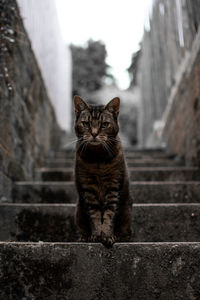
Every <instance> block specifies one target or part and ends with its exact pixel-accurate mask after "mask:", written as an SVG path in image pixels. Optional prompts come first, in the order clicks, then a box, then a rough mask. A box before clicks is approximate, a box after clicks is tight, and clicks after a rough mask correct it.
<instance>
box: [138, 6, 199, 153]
mask: <svg viewBox="0 0 200 300" xmlns="http://www.w3.org/2000/svg"><path fill="white" fill-rule="evenodd" d="M199 24H200V2H199V0H193V1H191V0H176V1H171V0H155V1H154V5H153V9H152V15H151V18H150V30H146V31H145V32H144V37H143V40H142V49H141V50H142V51H141V52H142V54H141V59H140V70H139V73H140V76H139V77H140V78H139V85H140V88H141V94H142V101H141V115H140V117H139V120H140V123H139V139H140V145H141V146H145V147H148V146H153V145H155V144H156V140H155V136H154V127H155V124H156V123H155V122H156V121H157V120H160V119H161V118H162V115H163V113H164V111H165V109H166V106H167V104H168V99H169V96H170V93H171V89H172V88H173V86H174V85H175V84H176V73H177V70H178V69H179V66H180V65H181V63H182V61H183V59H184V57H185V55H186V54H187V53H188V52H190V51H191V48H192V43H193V41H194V39H195V37H196V34H197V31H198V26H199ZM158 142H159V141H158Z"/></svg>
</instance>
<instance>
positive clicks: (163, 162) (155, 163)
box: [44, 158, 183, 168]
mask: <svg viewBox="0 0 200 300" xmlns="http://www.w3.org/2000/svg"><path fill="white" fill-rule="evenodd" d="M126 162H127V165H128V167H130V168H131V167H175V166H183V162H182V161H179V160H177V161H176V160H172V159H167V158H166V159H159V158H158V159H157V158H155V159H152V158H149V159H133V158H129V159H126ZM74 165H75V161H74V159H72V158H66V159H64V158H56V159H47V160H46V161H45V162H44V166H45V167H50V168H51V167H52V168H71V167H74Z"/></svg>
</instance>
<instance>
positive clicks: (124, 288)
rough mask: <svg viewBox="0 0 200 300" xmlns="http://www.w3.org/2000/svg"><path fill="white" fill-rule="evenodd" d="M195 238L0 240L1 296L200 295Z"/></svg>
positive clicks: (132, 299)
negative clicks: (108, 242) (165, 240)
mask: <svg viewBox="0 0 200 300" xmlns="http://www.w3.org/2000/svg"><path fill="white" fill-rule="evenodd" d="M199 265H200V243H155V244H153V243H142V244H137V243H130V244H115V245H114V246H113V248H112V249H107V248H104V246H102V245H101V244H93V245H92V244H76V243H69V244H61V243H60V244H46V243H36V244H31V243H29V244H27V243H21V244H20V243H16V244H15V243H0V299H12V300H18V299H34V300H35V299H51V300H55V299H56V300H63V299H70V300H83V299H87V300H104V299H106V300H114V299H118V300H154V299H162V300H169V299H171V300H173V299H176V300H177V299H187V300H198V299H200V268H199Z"/></svg>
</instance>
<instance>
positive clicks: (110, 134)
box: [74, 96, 120, 147]
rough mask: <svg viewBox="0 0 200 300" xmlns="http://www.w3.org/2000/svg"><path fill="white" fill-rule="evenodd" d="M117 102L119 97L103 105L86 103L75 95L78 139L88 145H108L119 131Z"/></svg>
mask: <svg viewBox="0 0 200 300" xmlns="http://www.w3.org/2000/svg"><path fill="white" fill-rule="evenodd" d="M119 104H120V100H119V98H114V99H113V100H111V101H110V102H109V103H108V104H107V105H105V106H103V105H101V106H95V105H88V104H87V103H86V102H85V101H84V100H83V99H81V98H80V97H79V96H75V97H74V106H75V113H76V123H75V132H76V135H77V137H78V138H79V140H80V141H82V142H83V143H86V144H87V146H89V147H90V146H96V147H97V146H99V145H103V146H105V147H110V146H111V145H112V144H113V143H114V141H115V137H116V136H117V134H118V131H119V126H118V122H117V116H118V113H119Z"/></svg>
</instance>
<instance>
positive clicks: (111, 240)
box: [101, 232, 116, 247]
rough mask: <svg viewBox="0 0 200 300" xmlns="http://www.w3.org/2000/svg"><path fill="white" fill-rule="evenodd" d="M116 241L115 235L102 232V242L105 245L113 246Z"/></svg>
mask: <svg viewBox="0 0 200 300" xmlns="http://www.w3.org/2000/svg"><path fill="white" fill-rule="evenodd" d="M115 241H116V237H115V236H114V235H110V236H107V235H105V234H104V233H103V232H102V236H101V242H102V244H103V245H104V246H106V247H112V245H113V244H114V243H115Z"/></svg>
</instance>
